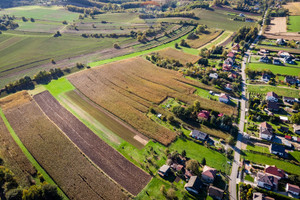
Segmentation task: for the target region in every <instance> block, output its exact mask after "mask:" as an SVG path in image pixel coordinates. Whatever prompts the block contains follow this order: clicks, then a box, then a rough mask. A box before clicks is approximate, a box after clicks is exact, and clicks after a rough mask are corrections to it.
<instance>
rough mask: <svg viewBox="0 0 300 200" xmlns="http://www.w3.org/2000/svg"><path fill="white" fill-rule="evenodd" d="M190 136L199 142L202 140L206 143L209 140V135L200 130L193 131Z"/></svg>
mask: <svg viewBox="0 0 300 200" xmlns="http://www.w3.org/2000/svg"><path fill="white" fill-rule="evenodd" d="M190 136H191V137H192V138H195V139H197V140H202V141H205V140H207V139H208V135H207V134H206V133H203V132H201V131H198V130H192V131H191V133H190Z"/></svg>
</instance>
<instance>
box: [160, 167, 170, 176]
mask: <svg viewBox="0 0 300 200" xmlns="http://www.w3.org/2000/svg"><path fill="white" fill-rule="evenodd" d="M170 171H171V169H170V166H169V165H163V166H161V167H160V168H159V170H158V174H159V175H160V176H161V177H165V176H168V175H169V173H170Z"/></svg>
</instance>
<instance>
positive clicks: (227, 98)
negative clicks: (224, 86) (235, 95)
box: [219, 93, 230, 103]
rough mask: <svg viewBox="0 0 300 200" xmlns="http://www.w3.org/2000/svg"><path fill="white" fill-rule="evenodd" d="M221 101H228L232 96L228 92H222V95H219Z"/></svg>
mask: <svg viewBox="0 0 300 200" xmlns="http://www.w3.org/2000/svg"><path fill="white" fill-rule="evenodd" d="M219 101H220V102H222V103H228V102H229V101H230V98H229V96H228V95H227V94H225V93H221V95H220V96H219Z"/></svg>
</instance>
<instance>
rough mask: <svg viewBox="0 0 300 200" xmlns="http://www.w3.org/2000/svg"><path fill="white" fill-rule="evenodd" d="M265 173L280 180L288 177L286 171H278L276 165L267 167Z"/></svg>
mask: <svg viewBox="0 0 300 200" xmlns="http://www.w3.org/2000/svg"><path fill="white" fill-rule="evenodd" d="M265 173H266V174H268V175H271V176H274V177H276V178H278V180H280V179H282V178H283V179H284V178H287V177H288V175H287V174H286V173H285V171H283V170H282V169H278V168H277V167H276V166H275V165H274V166H268V167H266V169H265Z"/></svg>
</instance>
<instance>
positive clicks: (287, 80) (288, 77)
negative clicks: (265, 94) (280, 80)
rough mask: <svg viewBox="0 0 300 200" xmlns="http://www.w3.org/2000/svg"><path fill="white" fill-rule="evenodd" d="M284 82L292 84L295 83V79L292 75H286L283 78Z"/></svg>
mask: <svg viewBox="0 0 300 200" xmlns="http://www.w3.org/2000/svg"><path fill="white" fill-rule="evenodd" d="M284 82H286V83H289V84H291V85H294V84H296V83H297V79H296V78H294V77H292V76H286V77H285V78H284Z"/></svg>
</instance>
